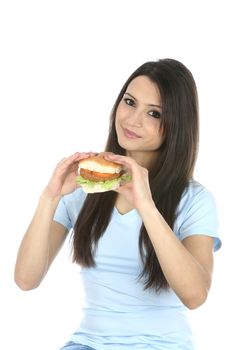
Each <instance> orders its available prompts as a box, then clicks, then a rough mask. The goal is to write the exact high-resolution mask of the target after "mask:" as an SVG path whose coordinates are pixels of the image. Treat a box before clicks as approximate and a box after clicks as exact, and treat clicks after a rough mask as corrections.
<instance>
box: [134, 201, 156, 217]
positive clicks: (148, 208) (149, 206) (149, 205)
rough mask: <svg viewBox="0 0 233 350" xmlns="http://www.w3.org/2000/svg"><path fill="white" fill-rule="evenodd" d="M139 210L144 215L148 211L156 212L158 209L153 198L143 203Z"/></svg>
mask: <svg viewBox="0 0 233 350" xmlns="http://www.w3.org/2000/svg"><path fill="white" fill-rule="evenodd" d="M137 210H138V212H139V214H140V215H141V216H142V217H143V216H144V215H146V214H148V213H151V212H153V213H154V212H156V211H158V209H157V208H156V206H155V203H154V201H153V200H151V201H148V202H146V203H142V205H140V208H138V209H137Z"/></svg>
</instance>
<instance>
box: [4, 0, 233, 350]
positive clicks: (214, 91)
mask: <svg viewBox="0 0 233 350" xmlns="http://www.w3.org/2000/svg"><path fill="white" fill-rule="evenodd" d="M231 22H232V16H231V11H230V1H229V2H228V1H224V0H222V1H219V2H218V1H204V0H203V1H199V2H198V1H188V0H187V1H175V0H174V1H165V0H163V1H162V0H161V1H149V0H144V1H136V0H132V1H130V0H128V1H127V0H117V1H110V0H109V1H107V0H105V1H104V0H99V1H94V0H93V1H91V0H85V1H60V0H57V1H48V0H46V1H44V0H41V1H25V0H21V1H11V0H8V1H1V3H0V50H1V54H0V90H1V91H0V99H1V100H0V118H1V119H0V120H1V121H0V122H1V126H0V142H1V145H0V152H1V158H0V161H1V182H0V188H1V192H0V202H1V234H0V323H1V329H0V347H1V349H4V350H5V349H7V350H8V349H9V350H11V349H20V350H21V349H22V350H31V349H33V350H41V349H43V350H57V349H58V348H59V346H61V345H62V344H63V342H65V341H66V340H67V338H68V336H69V334H70V333H71V332H73V331H74V330H75V328H76V327H77V325H78V321H79V319H80V311H79V308H80V302H81V298H82V293H81V287H80V285H79V277H78V267H77V266H75V265H73V264H72V263H71V261H70V258H69V244H68V241H67V243H66V244H65V246H64V248H63V249H62V251H61V252H60V254H59V256H58V257H57V259H56V260H55V262H54V264H53V266H52V267H51V270H50V271H49V273H48V275H47V276H46V278H45V280H44V281H43V283H42V285H41V286H40V287H39V288H38V289H37V290H34V291H30V292H22V291H20V290H19V289H18V288H17V287H16V285H15V284H14V281H13V269H14V263H15V258H16V253H17V249H18V246H19V243H20V241H21V239H22V237H23V234H24V232H25V230H26V228H27V226H28V224H29V222H30V220H31V217H32V215H33V212H34V210H35V207H36V204H37V200H38V197H39V195H40V193H41V191H42V189H43V187H44V186H45V185H46V183H47V181H48V179H49V176H50V174H51V172H52V170H53V168H54V166H55V165H56V163H57V162H58V161H59V160H60V159H61V158H63V157H64V156H67V155H70V154H72V153H74V152H75V151H89V150H93V151H101V150H102V149H103V147H104V144H105V140H106V136H107V130H108V118H109V114H110V111H111V108H112V105H113V103H114V101H115V98H116V96H117V94H118V92H119V90H120V88H121V86H122V85H123V83H124V82H125V80H126V79H127V78H128V76H129V75H130V74H131V73H132V71H133V70H134V69H136V68H137V67H138V66H139V65H140V64H142V63H144V62H145V61H147V60H156V59H158V58H165V57H170V58H175V59H178V60H180V61H181V62H183V63H184V64H185V65H186V66H187V67H188V68H189V69H190V70H191V71H192V73H193V75H194V78H195V80H196V83H197V86H198V91H199V98H200V115H201V142H200V152H199V158H198V162H197V166H196V173H195V175H196V178H197V179H198V180H199V181H200V182H202V183H203V184H204V185H205V186H207V187H208V188H209V189H210V190H211V191H212V192H213V194H214V195H215V198H216V201H217V204H218V210H219V219H220V233H221V237H222V240H223V247H222V249H221V250H220V251H219V252H217V253H216V254H215V273H214V279H213V285H212V289H211V292H210V295H209V298H208V301H207V302H206V304H205V305H204V306H202V307H201V308H199V309H197V310H195V311H192V312H190V317H191V321H192V324H193V328H194V330H195V332H196V334H197V341H198V344H199V350H208V349H211V350H215V349H216V350H217V349H223V348H225V349H229V344H231V341H230V336H231V335H230V332H231V328H230V325H229V323H228V322H229V319H228V320H227V317H228V314H229V315H231V314H232V297H231V296H232V293H233V290H232V284H231V277H232V267H231V266H232V263H231V255H232V254H231V245H232V243H233V241H232V220H231V208H232V202H231V199H232V184H231V180H232V169H231V166H230V163H231V162H232V155H231V153H232V149H233V145H232V130H231V127H232V123H231V122H232V92H233V91H232V78H233V76H232V58H233V57H232V55H231V53H230V46H232V41H231V32H232V30H233V28H232V24H231ZM230 265H231V266H230ZM223 343H224V344H225V345H223ZM3 345H4V346H3Z"/></svg>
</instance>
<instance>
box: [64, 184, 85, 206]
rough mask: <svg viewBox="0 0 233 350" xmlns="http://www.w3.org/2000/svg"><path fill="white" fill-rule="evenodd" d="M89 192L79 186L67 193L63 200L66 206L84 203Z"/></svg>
mask: <svg viewBox="0 0 233 350" xmlns="http://www.w3.org/2000/svg"><path fill="white" fill-rule="evenodd" d="M86 196H87V194H86V193H85V192H84V191H83V190H82V189H81V188H78V189H77V190H75V191H74V192H72V193H69V194H66V195H65V196H63V197H62V201H63V202H64V203H65V204H66V206H70V205H73V204H74V205H75V206H76V205H77V204H78V205H82V204H83V202H84V201H85V199H86Z"/></svg>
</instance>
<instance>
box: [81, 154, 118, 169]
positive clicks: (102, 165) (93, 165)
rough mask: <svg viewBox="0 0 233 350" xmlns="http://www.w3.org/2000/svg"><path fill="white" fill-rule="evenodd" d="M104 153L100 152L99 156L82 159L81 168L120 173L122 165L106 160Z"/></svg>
mask: <svg viewBox="0 0 233 350" xmlns="http://www.w3.org/2000/svg"><path fill="white" fill-rule="evenodd" d="M103 156H104V153H100V154H98V155H97V156H94V157H90V158H87V159H82V160H80V162H79V169H81V168H82V169H87V170H90V171H96V172H98V173H110V174H115V173H120V172H121V170H122V165H120V164H118V163H114V162H110V161H108V160H106V159H105V158H104V157H103Z"/></svg>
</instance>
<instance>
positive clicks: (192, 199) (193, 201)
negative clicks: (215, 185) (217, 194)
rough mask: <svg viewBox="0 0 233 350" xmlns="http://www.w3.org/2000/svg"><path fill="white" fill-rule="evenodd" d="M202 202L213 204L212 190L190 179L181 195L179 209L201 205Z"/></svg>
mask: <svg viewBox="0 0 233 350" xmlns="http://www.w3.org/2000/svg"><path fill="white" fill-rule="evenodd" d="M203 203H206V204H207V203H209V204H211V205H215V198H214V196H213V194H212V192H211V191H210V190H209V189H208V188H206V187H205V186H203V185H202V184H201V183H199V182H197V181H195V180H190V181H189V183H188V185H187V186H186V188H185V190H184V192H183V194H182V196H181V200H180V204H179V209H180V210H185V209H188V208H190V206H193V205H197V206H198V205H201V206H202V205H203Z"/></svg>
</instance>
